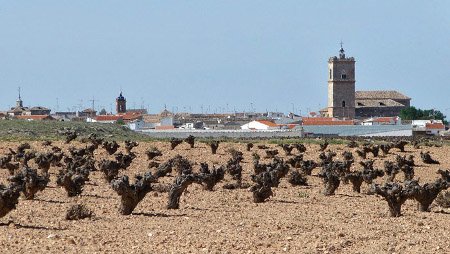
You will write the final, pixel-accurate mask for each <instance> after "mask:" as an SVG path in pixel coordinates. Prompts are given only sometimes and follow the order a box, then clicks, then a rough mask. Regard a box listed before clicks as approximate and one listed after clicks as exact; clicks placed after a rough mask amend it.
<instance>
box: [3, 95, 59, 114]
mask: <svg viewBox="0 0 450 254" xmlns="http://www.w3.org/2000/svg"><path fill="white" fill-rule="evenodd" d="M50 111H51V110H50V109H48V108H46V107H41V106H36V107H32V108H29V107H24V106H23V101H22V98H21V95H20V90H19V98H18V99H17V101H16V106H15V107H13V108H11V109H10V110H8V111H7V114H8V115H9V116H14V117H15V116H22V115H26V116H35V115H50Z"/></svg>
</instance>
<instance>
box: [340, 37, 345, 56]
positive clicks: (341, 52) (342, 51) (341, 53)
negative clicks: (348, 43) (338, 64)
mask: <svg viewBox="0 0 450 254" xmlns="http://www.w3.org/2000/svg"><path fill="white" fill-rule="evenodd" d="M343 44H344V43H342V41H341V49H340V50H339V58H340V59H345V51H344V48H343V46H342V45H343Z"/></svg>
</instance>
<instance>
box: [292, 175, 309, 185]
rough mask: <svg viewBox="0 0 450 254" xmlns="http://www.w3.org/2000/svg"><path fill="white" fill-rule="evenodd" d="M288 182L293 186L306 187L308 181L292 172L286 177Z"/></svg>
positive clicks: (303, 176)
mask: <svg viewBox="0 0 450 254" xmlns="http://www.w3.org/2000/svg"><path fill="white" fill-rule="evenodd" d="M288 182H289V183H290V184H291V185H293V186H307V185H308V179H307V178H306V177H305V175H303V174H301V173H300V172H298V171H292V172H291V173H290V174H289V176H288Z"/></svg>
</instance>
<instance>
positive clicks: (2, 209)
mask: <svg viewBox="0 0 450 254" xmlns="http://www.w3.org/2000/svg"><path fill="white" fill-rule="evenodd" d="M21 191H22V189H21V186H18V185H16V184H12V185H10V186H8V187H6V186H4V185H2V184H0V218H2V217H3V216H5V215H6V214H8V213H9V212H10V211H12V210H14V209H16V205H17V203H19V197H20V192H21Z"/></svg>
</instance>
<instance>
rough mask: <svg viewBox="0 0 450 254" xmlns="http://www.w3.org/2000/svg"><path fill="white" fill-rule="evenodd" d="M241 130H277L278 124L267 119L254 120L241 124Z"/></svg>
mask: <svg viewBox="0 0 450 254" xmlns="http://www.w3.org/2000/svg"><path fill="white" fill-rule="evenodd" d="M241 129H242V130H278V129H280V126H279V125H278V124H276V123H274V122H271V121H268V120H256V121H251V122H249V123H246V124H244V125H242V126H241Z"/></svg>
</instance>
